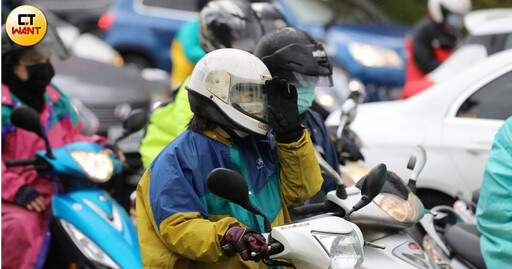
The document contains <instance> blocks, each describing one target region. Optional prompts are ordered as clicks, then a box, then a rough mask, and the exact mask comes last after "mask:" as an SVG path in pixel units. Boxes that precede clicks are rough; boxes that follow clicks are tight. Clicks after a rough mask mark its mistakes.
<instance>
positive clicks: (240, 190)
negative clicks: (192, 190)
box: [206, 168, 270, 232]
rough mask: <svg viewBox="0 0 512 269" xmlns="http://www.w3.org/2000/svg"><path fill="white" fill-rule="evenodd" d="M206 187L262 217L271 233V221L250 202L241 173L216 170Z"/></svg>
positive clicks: (207, 180) (247, 189)
mask: <svg viewBox="0 0 512 269" xmlns="http://www.w3.org/2000/svg"><path fill="white" fill-rule="evenodd" d="M206 186H207V187H208V190H210V192H211V193H213V194H215V195H217V196H219V197H221V198H223V199H224V200H228V201H230V202H232V203H235V204H237V205H239V206H241V207H243V208H245V209H247V210H249V211H251V212H252V213H254V214H257V215H260V216H262V217H263V219H264V224H265V231H266V232H270V220H269V219H268V218H267V216H265V215H264V214H263V213H262V212H261V210H260V209H258V208H257V207H255V206H254V205H253V204H252V203H251V201H250V200H249V188H248V187H247V182H246V181H245V178H244V176H242V175H241V174H240V173H238V172H236V171H233V170H230V169H226V168H216V169H214V170H213V171H211V172H210V174H209V175H208V178H207V179H206Z"/></svg>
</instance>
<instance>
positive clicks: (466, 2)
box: [428, 0, 471, 23]
mask: <svg viewBox="0 0 512 269" xmlns="http://www.w3.org/2000/svg"><path fill="white" fill-rule="evenodd" d="M469 11H471V0H428V12H429V14H430V17H432V19H433V20H434V21H435V22H437V23H442V22H446V19H447V18H445V16H447V15H448V14H446V13H447V12H448V13H451V14H454V15H458V16H460V17H462V16H464V15H466V14H467V13H468V12H469Z"/></svg>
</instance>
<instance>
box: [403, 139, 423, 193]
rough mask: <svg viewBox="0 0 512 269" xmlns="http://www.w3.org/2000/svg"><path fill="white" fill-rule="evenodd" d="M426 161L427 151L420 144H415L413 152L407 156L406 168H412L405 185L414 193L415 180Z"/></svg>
mask: <svg viewBox="0 0 512 269" xmlns="http://www.w3.org/2000/svg"><path fill="white" fill-rule="evenodd" d="M426 162H427V153H426V151H425V149H424V148H423V147H422V146H420V145H418V146H416V148H415V149H414V152H413V153H412V155H411V157H410V158H409V162H408V163H407V168H408V169H411V170H412V173H411V177H410V178H409V182H408V183H407V186H408V187H409V189H411V191H412V192H413V193H414V194H416V181H417V180H418V176H419V174H420V173H421V171H422V170H423V168H424V167H425V163H426Z"/></svg>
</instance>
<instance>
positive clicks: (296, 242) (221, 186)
mask: <svg viewBox="0 0 512 269" xmlns="http://www.w3.org/2000/svg"><path fill="white" fill-rule="evenodd" d="M386 178H387V169H386V166H385V165H383V164H380V165H378V166H376V167H375V168H374V169H372V170H371V171H370V173H369V174H368V176H367V178H366V180H365V182H364V183H363V184H362V191H361V195H360V198H361V199H360V200H359V201H358V202H357V203H356V205H355V206H354V208H353V209H352V212H356V211H357V210H359V209H361V208H364V206H366V205H368V204H369V203H370V202H371V201H372V200H373V198H375V197H376V196H377V195H378V194H379V192H380V190H381V189H382V186H383V185H384V183H385V182H386ZM207 187H208V189H209V190H210V192H211V193H213V194H215V195H217V196H219V197H221V198H223V199H225V200H228V201H230V202H233V203H235V204H238V205H240V206H241V207H243V208H245V209H247V210H248V211H250V212H252V213H254V214H256V215H260V216H262V217H263V218H264V223H265V230H266V233H265V234H263V235H264V236H265V237H266V239H267V243H268V254H267V255H263V254H261V253H254V252H253V253H251V255H252V256H253V257H258V258H262V259H263V261H264V262H265V263H266V264H267V265H270V266H289V267H295V268H298V269H303V268H309V269H317V268H318V269H321V268H322V269H326V268H332V269H338V268H340V269H341V268H344V269H345V268H346V269H349V268H350V269H352V268H368V267H367V266H363V267H361V264H363V260H364V258H365V257H364V256H363V245H364V244H365V242H364V240H363V235H362V233H361V230H360V229H359V228H358V227H357V226H356V225H355V224H353V223H351V222H349V221H347V220H345V219H343V218H339V217H337V216H329V215H325V216H317V217H313V218H308V219H303V220H300V221H299V222H295V223H292V224H287V225H282V226H277V227H274V228H271V227H270V221H269V219H268V218H267V217H266V216H265V215H264V214H263V213H262V212H261V210H260V209H258V208H256V207H255V206H254V205H253V204H252V203H251V202H250V200H249V195H248V193H249V191H248V187H247V182H246V179H245V178H244V177H243V176H242V175H241V174H239V173H238V172H235V171H233V170H229V169H225V168H217V169H215V170H213V171H212V172H211V173H210V174H209V175H208V179H207ZM348 215H350V214H347V216H348ZM221 249H222V251H223V253H233V250H232V247H231V245H229V244H225V245H223V246H221ZM381 263H382V261H381ZM381 265H382V264H381Z"/></svg>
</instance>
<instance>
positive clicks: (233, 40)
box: [199, 0, 263, 52]
mask: <svg viewBox="0 0 512 269" xmlns="http://www.w3.org/2000/svg"><path fill="white" fill-rule="evenodd" d="M199 21H200V43H201V47H202V48H203V49H204V50H205V51H206V52H211V51H214V50H216V49H221V48H236V49H241V50H245V51H248V52H252V51H253V50H254V47H255V45H256V43H257V42H258V40H259V39H260V38H261V37H262V36H263V32H262V28H261V25H260V23H259V21H258V18H257V17H256V14H255V13H254V11H253V10H252V8H251V4H250V2H248V1H247V0H231V1H230V0H219V1H212V2H209V3H208V4H207V5H206V6H205V7H204V8H203V9H202V10H201V13H200V14H199Z"/></svg>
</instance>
